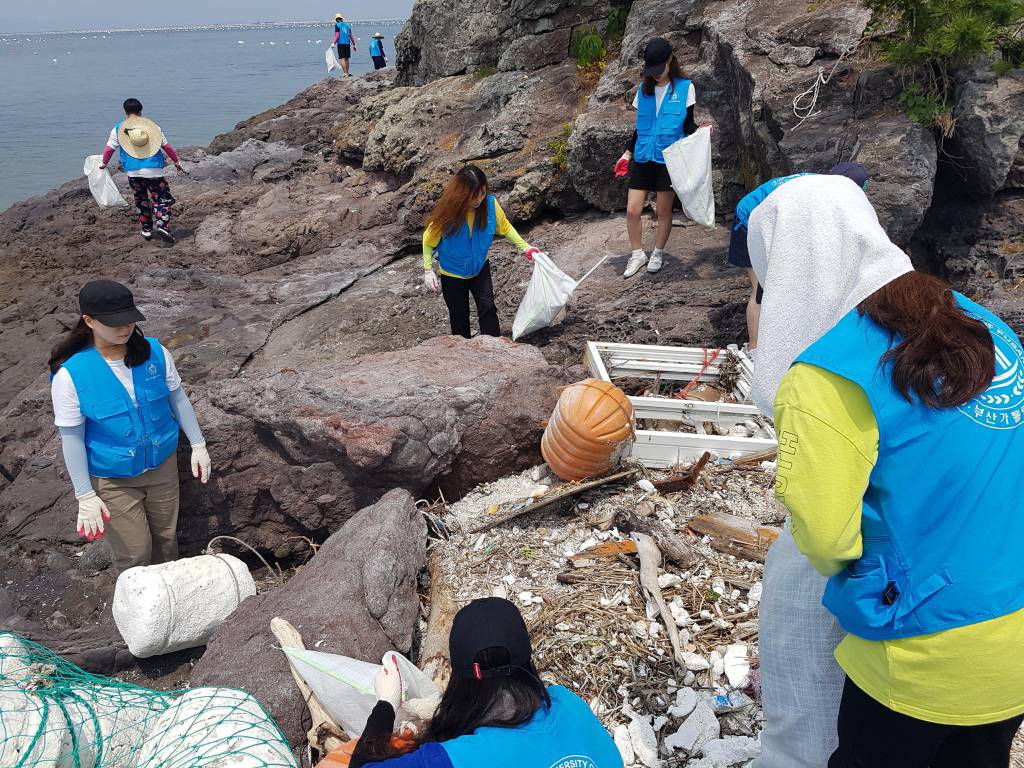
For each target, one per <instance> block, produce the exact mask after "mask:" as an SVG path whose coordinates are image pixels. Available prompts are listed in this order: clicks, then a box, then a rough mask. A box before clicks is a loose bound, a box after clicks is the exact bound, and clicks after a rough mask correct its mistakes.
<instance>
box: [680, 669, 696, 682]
mask: <svg viewBox="0 0 1024 768" xmlns="http://www.w3.org/2000/svg"><path fill="white" fill-rule="evenodd" d="M695 682H697V676H696V675H695V674H693V672H690V671H689V670H687V672H686V674H685V675H683V685H693V684H694V683H695Z"/></svg>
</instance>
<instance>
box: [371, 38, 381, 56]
mask: <svg viewBox="0 0 1024 768" xmlns="http://www.w3.org/2000/svg"><path fill="white" fill-rule="evenodd" d="M370 55H371V56H383V55H384V45H383V44H382V43H381V41H380V38H379V37H374V38H372V39H371V40H370Z"/></svg>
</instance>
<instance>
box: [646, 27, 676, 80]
mask: <svg viewBox="0 0 1024 768" xmlns="http://www.w3.org/2000/svg"><path fill="white" fill-rule="evenodd" d="M671 58H672V46H671V45H669V43H668V40H666V39H665V38H663V37H655V38H654V39H652V40H649V41H648V42H647V45H645V46H644V77H657V76H658V75H660V74H661V73H662V72H663V71H664V70H665V62H666V61H668V60H669V59H671Z"/></svg>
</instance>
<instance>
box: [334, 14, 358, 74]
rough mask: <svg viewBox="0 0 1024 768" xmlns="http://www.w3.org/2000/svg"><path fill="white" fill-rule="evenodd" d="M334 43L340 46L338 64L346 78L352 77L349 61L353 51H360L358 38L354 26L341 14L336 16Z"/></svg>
mask: <svg viewBox="0 0 1024 768" xmlns="http://www.w3.org/2000/svg"><path fill="white" fill-rule="evenodd" d="M334 43H335V45H337V46H338V62H339V63H340V64H341V69H342V71H343V72H344V73H345V77H352V73H351V72H349V71H348V65H349V60H350V59H351V58H352V53H353V51H357V50H359V49H358V48H357V47H356V36H355V33H354V32H353V31H352V25H351V24H349V23H348V22H347V21H345V17H344V16H342V15H341V14H340V13H337V14H335V15H334Z"/></svg>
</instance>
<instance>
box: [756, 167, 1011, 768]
mask: <svg viewBox="0 0 1024 768" xmlns="http://www.w3.org/2000/svg"><path fill="white" fill-rule="evenodd" d="M791 183H792V184H793V187H792V188H791V189H787V188H782V189H780V190H778V191H777V193H776V194H778V196H779V197H778V199H774V195H773V199H770V200H769V201H766V203H765V205H766V206H767V207H766V208H765V209H764V210H763V211H762V210H761V209H760V208H759V209H758V211H757V212H756V213H755V215H754V218H752V229H751V235H752V239H753V240H754V241H755V242H754V244H753V245H752V248H751V259H752V263H753V266H754V269H755V272H757V273H758V277H759V278H760V279H762V284H763V285H764V287H765V298H766V305H765V310H766V312H768V311H769V310H770V313H771V314H772V320H771V322H770V323H769V324H768V327H769V329H770V330H769V334H768V336H767V337H764V338H762V344H761V346H759V352H762V351H764V352H765V353H766V357H769V358H772V357H773V356H775V357H776V358H777V359H775V362H778V361H779V360H782V359H783V358H782V357H778V356H777V355H775V353H776V351H777V350H778V349H782V348H784V347H785V343H784V341H783V338H785V339H789V338H791V337H792V336H793V335H794V334H797V335H798V336H800V337H801V338H803V339H804V342H803V344H802V349H798V350H797V352H796V353H795V355H793V356H790V357H789V359H788V363H790V364H792V365H791V367H788V366H787V367H788V372H786V373H784V375H783V377H782V379H781V382H780V383H779V384H778V386H777V389H776V391H775V397H774V404H773V407H772V409H771V410H772V411H773V413H774V417H775V422H776V429H777V431H778V434H779V462H778V481H777V486H776V495H777V497H778V498H779V499H780V500H781V501H782V502H783V503H784V504H785V506H786V507H787V508H788V509H789V511H790V512H791V514H792V520H791V530H792V536H793V538H794V539H795V541H796V545H797V546H798V547H799V549H800V551H802V552H803V553H804V555H805V556H806V557H807V558H808V560H809V561H810V563H811V564H812V565H813V566H814V568H815V569H817V571H818V572H820V573H821V574H822V575H823V576H825V577H827V578H828V583H827V586H826V587H825V589H824V595H823V598H822V603H823V604H824V606H825V608H827V609H828V611H829V612H830V613H831V614H832V615H833V616H834V617H835V619H836V620H837V621H838V622H839V624H840V625H841V626H842V628H843V629H844V630H845V631H846V633H847V635H846V637H845V639H843V640H842V641H841V642H840V643H839V645H838V648H837V650H836V659H837V660H838V662H839V664H840V666H841V667H842V669H843V671H844V672H845V674H846V683H845V688H844V690H843V694H842V701H841V705H840V708H839V715H838V748H837V749H835V751H834V753H833V754H832V756H831V759H830V760H829V761H828V766H829V768H860V767H864V768H867V767H868V766H870V768H953V767H954V766H957V767H959V766H970V768H1006V766H1007V765H1008V763H1009V750H1010V743H1011V741H1012V739H1013V736H1014V734H1015V733H1016V731H1017V730H1018V728H1019V727H1020V725H1021V722H1022V719H1024V664H1020V663H1019V660H1018V657H1019V649H1020V647H1021V644H1022V642H1024V570H1022V569H1021V567H1020V563H1021V561H1022V559H1024V516H1022V515H1020V514H1019V506H1020V505H1019V502H1018V499H1019V491H1018V484H1019V478H1020V476H1021V470H1022V469H1024V429H1021V428H1020V427H1021V425H1024V348H1022V346H1021V342H1020V340H1019V339H1018V338H1017V336H1016V334H1014V332H1013V331H1012V330H1011V329H1010V328H1009V327H1008V326H1007V325H1006V324H1005V323H1004V322H1003V321H1002V320H1000V319H999V318H998V317H996V316H995V315H993V314H992V313H991V312H989V311H988V310H986V309H985V308H984V307H981V306H979V305H977V304H975V303H974V302H972V301H970V300H969V299H967V298H966V297H964V296H961V295H959V294H955V293H953V292H952V291H951V290H950V289H949V288H948V287H947V286H945V285H944V284H943V283H941V282H940V281H938V280H936V279H935V278H932V277H929V276H926V275H923V274H921V273H918V272H914V271H913V270H912V269H911V268H910V267H909V262H907V261H906V257H905V255H902V253H901V252H900V251H899V249H898V248H896V247H895V246H893V245H892V244H891V242H889V241H888V238H887V237H885V234H884V232H883V231H882V230H881V227H880V226H879V225H878V222H877V218H876V217H875V216H874V214H873V211H871V210H870V206H869V205H868V203H867V201H866V199H864V198H863V196H862V193H860V192H855V191H854V189H853V188H852V187H851V186H850V185H846V186H844V182H843V181H842V180H838V179H837V180H824V181H822V180H817V181H815V180H810V181H801V180H795V181H793V182H791ZM858 195H859V196H858ZM796 285H804V286H807V287H808V288H813V289H814V291H813V292H812V293H811V295H812V296H813V301H807V302H805V303H801V302H802V301H803V299H800V298H797V297H798V294H797V293H796V292H795V291H794V288H795V286H796ZM837 286H841V287H838V288H837ZM773 296H774V297H776V298H777V299H778V301H777V302H776V301H774V300H773V299H771V297H773ZM768 301H772V302H773V305H772V306H771V307H769V306H768V304H767V302H768ZM823 305H824V306H827V307H829V308H830V309H829V311H835V312H836V313H837V316H835V317H832V318H831V320H830V322H828V323H826V324H825V325H824V326H820V325H819V326H817V327H816V328H813V329H811V331H808V330H807V326H808V319H809V318H810V319H812V320H815V322H817V320H821V319H822V317H824V316H822V317H818V316H817V314H816V313H818V312H819V311H820V309H821V306H823ZM776 330H777V331H778V333H777V334H776ZM776 336H778V338H776ZM766 344H767V345H768V346H767V347H765V345H766ZM757 362H758V365H762V363H763V362H764V360H763V358H762V356H760V355H759V357H758V361H757ZM757 376H758V374H757V371H755V379H756V378H757ZM761 383H762V389H761V391H762V392H764V391H766V388H765V387H764V383H765V382H764V381H762V382H761ZM755 389H757V387H756V386H755ZM769 389H770V388H769ZM765 583H766V588H765V591H766V594H767V592H768V587H767V583H768V579H767V577H766V580H765ZM803 629H804V628H801V630H803ZM793 634H794V636H796V635H798V634H799V633H797V632H794V633H793ZM793 644H794V645H797V644H798V641H794V643H793ZM794 650H796V651H797V655H796V657H797V658H798V657H799V654H798V651H799V649H794ZM768 693H769V691H768V689H767V687H766V689H765V695H766V699H767V697H768ZM770 725H771V723H770V722H769V726H770ZM817 764H818V765H820V764H821V763H820V762H819V763H817Z"/></svg>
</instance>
